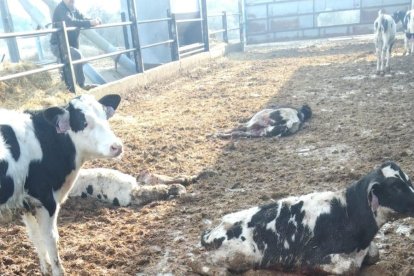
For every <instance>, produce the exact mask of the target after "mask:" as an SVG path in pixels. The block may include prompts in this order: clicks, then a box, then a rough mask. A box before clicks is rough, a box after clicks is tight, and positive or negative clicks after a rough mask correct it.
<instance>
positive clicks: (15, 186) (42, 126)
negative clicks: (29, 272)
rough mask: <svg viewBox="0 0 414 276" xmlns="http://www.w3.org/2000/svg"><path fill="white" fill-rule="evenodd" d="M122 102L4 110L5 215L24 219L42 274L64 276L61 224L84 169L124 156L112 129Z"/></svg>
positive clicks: (1, 208)
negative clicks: (91, 163) (92, 163)
mask: <svg viewBox="0 0 414 276" xmlns="http://www.w3.org/2000/svg"><path fill="white" fill-rule="evenodd" d="M120 100H121V98H120V96H118V95H108V96H105V97H103V98H102V99H100V100H99V101H96V100H95V99H94V98H93V97H92V96H90V95H82V96H80V97H77V98H74V99H72V100H71V101H70V102H69V104H68V105H67V106H65V107H51V108H48V109H45V110H39V111H27V112H17V111H12V110H5V109H0V214H4V213H8V212H10V211H12V212H13V211H17V212H21V213H22V215H23V221H24V223H25V224H26V228H27V231H28V234H29V237H30V239H31V240H32V242H33V243H34V246H35V248H36V250H37V253H38V255H39V260H40V267H41V272H42V274H45V275H50V274H52V275H53V276H55V275H63V274H64V269H63V266H62V264H61V260H60V258H59V253H58V246H57V244H58V237H59V236H58V231H57V225H56V220H57V216H58V213H59V209H60V205H61V204H62V203H63V202H64V201H65V200H66V198H67V196H68V194H69V191H70V190H71V188H72V185H73V183H74V182H75V180H76V177H77V175H78V172H79V169H80V168H81V166H82V164H83V163H84V162H85V161H87V160H91V159H94V158H114V157H118V156H120V155H121V153H122V143H121V141H120V139H119V138H117V137H116V136H115V134H114V133H113V132H112V130H111V129H110V126H109V123H108V119H109V118H110V117H111V116H112V115H113V114H114V112H115V110H116V108H117V107H118V105H119V103H120Z"/></svg>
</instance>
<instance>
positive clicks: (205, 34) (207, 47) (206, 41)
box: [200, 0, 210, 52]
mask: <svg viewBox="0 0 414 276" xmlns="http://www.w3.org/2000/svg"><path fill="white" fill-rule="evenodd" d="M200 2H201V18H202V19H203V20H202V21H201V26H202V32H203V42H204V51H205V52H208V51H210V41H209V38H208V37H209V35H208V17H207V2H206V0H201V1H200Z"/></svg>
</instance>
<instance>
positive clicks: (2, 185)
mask: <svg viewBox="0 0 414 276" xmlns="http://www.w3.org/2000/svg"><path fill="white" fill-rule="evenodd" d="M8 168H9V164H8V163H7V162H6V161H4V160H0V204H3V203H6V202H7V200H8V199H9V198H10V197H11V196H12V195H13V193H14V181H13V179H12V178H11V177H10V176H7V175H6V173H7V170H8Z"/></svg>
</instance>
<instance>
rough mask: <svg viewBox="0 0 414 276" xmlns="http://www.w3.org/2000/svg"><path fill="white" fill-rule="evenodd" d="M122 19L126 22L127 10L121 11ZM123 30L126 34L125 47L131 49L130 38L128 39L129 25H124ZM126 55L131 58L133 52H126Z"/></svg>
mask: <svg viewBox="0 0 414 276" xmlns="http://www.w3.org/2000/svg"><path fill="white" fill-rule="evenodd" d="M121 20H122V22H126V14H125V12H121ZM122 32H123V34H124V46H125V49H129V39H128V28H127V26H122ZM126 55H127V56H128V57H129V58H131V52H128V53H126Z"/></svg>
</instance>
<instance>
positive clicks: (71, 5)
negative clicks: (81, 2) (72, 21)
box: [62, 0, 75, 10]
mask: <svg viewBox="0 0 414 276" xmlns="http://www.w3.org/2000/svg"><path fill="white" fill-rule="evenodd" d="M62 1H63V3H65V5H66V6H67V7H68V8H69V9H71V10H72V9H74V8H75V0H62Z"/></svg>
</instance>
